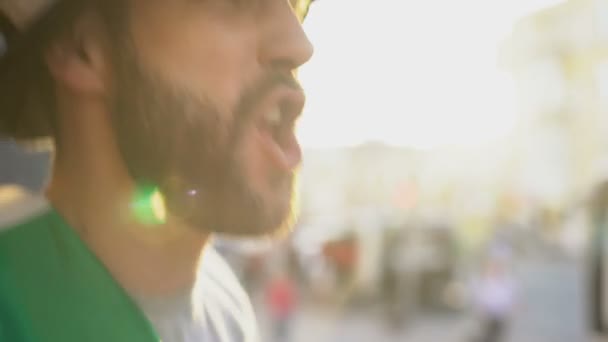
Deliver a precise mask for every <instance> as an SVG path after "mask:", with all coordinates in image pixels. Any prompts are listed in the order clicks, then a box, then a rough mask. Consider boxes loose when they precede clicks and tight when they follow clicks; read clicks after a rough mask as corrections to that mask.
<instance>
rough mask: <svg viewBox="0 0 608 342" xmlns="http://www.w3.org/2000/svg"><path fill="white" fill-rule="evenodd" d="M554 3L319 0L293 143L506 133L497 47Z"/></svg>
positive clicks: (504, 81)
mask: <svg viewBox="0 0 608 342" xmlns="http://www.w3.org/2000/svg"><path fill="white" fill-rule="evenodd" d="M557 2H559V1H556V0H509V1H500V2H499V1H487V0H464V1H449V0H428V1H416V2H411V1H388V0H381V1H374V2H370V1H367V0H365V1H364V0H332V1H318V2H317V3H315V4H314V5H313V6H312V8H311V10H310V13H309V17H308V19H307V21H306V22H305V29H306V31H307V33H308V35H309V37H310V39H311V41H312V42H313V44H314V45H315V51H316V52H315V56H314V57H313V59H312V60H311V61H310V63H308V64H307V65H305V66H304V67H303V68H302V70H301V74H300V77H301V80H302V84H303V86H304V88H305V90H306V92H307V95H308V103H307V106H306V109H305V112H304V116H303V118H302V121H301V122H300V126H299V130H298V135H299V138H300V139H301V141H302V144H303V145H304V147H332V146H345V145H346V146H348V145H356V144H360V143H363V142H366V141H370V140H372V141H380V142H384V143H387V144H392V145H399V146H408V147H414V148H422V149H427V148H434V147H442V146H458V145H465V146H471V145H473V146H475V145H481V144H485V143H488V142H491V141H494V140H499V139H503V138H506V137H508V136H509V134H510V133H511V132H512V131H513V130H514V128H515V127H516V126H517V123H518V110H517V101H516V93H515V86H514V83H513V81H512V80H511V78H510V76H509V74H508V72H506V71H504V70H501V68H500V66H499V63H498V60H499V55H498V53H499V47H500V43H501V41H502V40H503V39H504V38H506V37H507V36H508V34H509V33H510V31H511V29H512V27H513V24H514V23H515V22H516V20H517V19H518V18H520V17H522V16H524V15H526V14H530V13H531V12H533V11H536V10H539V9H542V8H543V7H546V6H550V5H554V4H556V3H557Z"/></svg>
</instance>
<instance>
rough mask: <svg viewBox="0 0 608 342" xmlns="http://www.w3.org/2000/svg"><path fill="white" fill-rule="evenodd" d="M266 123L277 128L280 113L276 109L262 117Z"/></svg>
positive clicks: (279, 121)
mask: <svg viewBox="0 0 608 342" xmlns="http://www.w3.org/2000/svg"><path fill="white" fill-rule="evenodd" d="M264 119H265V120H266V122H267V123H268V124H269V125H271V126H277V125H278V124H279V123H281V111H280V110H279V109H278V108H275V109H274V110H271V111H270V112H268V113H266V115H265V116H264Z"/></svg>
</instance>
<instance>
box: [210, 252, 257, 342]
mask: <svg viewBox="0 0 608 342" xmlns="http://www.w3.org/2000/svg"><path fill="white" fill-rule="evenodd" d="M199 282H200V286H199V290H200V292H201V293H200V294H201V296H202V297H203V300H204V307H205V311H206V313H207V315H208V316H209V318H210V320H211V321H212V323H213V325H214V327H215V329H218V327H219V329H220V330H222V329H223V330H225V332H224V333H225V334H227V335H230V336H232V338H230V340H235V341H246V342H253V341H258V340H259V339H258V331H257V322H256V319H255V314H254V311H253V307H252V306H251V302H250V301H249V296H248V295H247V293H246V292H245V290H244V289H243V287H242V286H241V284H240V282H239V281H238V279H237V277H236V275H235V274H234V272H233V271H232V269H231V268H230V266H229V265H228V263H227V262H226V261H225V260H224V258H223V257H222V256H221V255H220V254H219V253H218V252H217V251H216V250H215V249H214V248H213V247H211V246H210V247H208V248H207V249H206V251H205V253H204V255H203V259H202V262H201V267H200V277H199ZM220 335H222V334H221V333H220Z"/></svg>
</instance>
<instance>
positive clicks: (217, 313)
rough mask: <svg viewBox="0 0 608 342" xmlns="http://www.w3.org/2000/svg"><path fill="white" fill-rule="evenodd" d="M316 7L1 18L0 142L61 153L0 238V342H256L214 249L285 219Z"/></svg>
mask: <svg viewBox="0 0 608 342" xmlns="http://www.w3.org/2000/svg"><path fill="white" fill-rule="evenodd" d="M308 5H309V1H305V0H293V1H287V0H194V1H192V0H154V1H151V0H88V1H83V0H0V15H1V16H2V17H3V18H4V19H3V21H2V23H3V25H2V35H3V51H4V52H3V53H1V54H0V134H1V135H3V136H6V137H9V138H13V139H16V140H22V141H28V140H37V139H41V138H44V139H49V140H50V141H52V144H53V147H54V163H53V168H52V175H51V178H50V181H49V184H48V187H47V189H46V192H45V198H44V199H36V201H34V202H35V205H29V206H28V205H26V206H25V209H14V208H15V207H11V208H13V209H11V211H12V213H11V215H10V217H11V220H9V221H10V222H3V225H2V228H0V340H1V341H15V342H18V341H157V340H159V339H162V341H165V342H174V341H188V342H190V341H222V342H223V341H255V340H257V339H258V337H257V331H256V329H257V328H256V323H255V319H254V317H253V313H252V309H251V306H250V304H249V302H248V299H247V297H246V295H245V294H244V292H243V291H242V289H241V288H240V286H239V285H238V282H237V281H236V279H235V277H234V275H233V274H232V273H231V271H230V270H229V268H228V267H227V266H226V264H225V262H224V261H223V260H222V258H221V257H220V256H219V255H217V253H215V252H214V251H213V249H212V248H211V247H209V246H208V243H209V239H210V237H211V235H212V234H213V233H225V234H230V235H241V236H263V235H272V234H275V233H277V232H279V231H281V230H282V229H286V228H289V226H290V223H291V221H292V219H293V212H292V205H291V203H292V201H291V198H292V193H293V181H294V173H295V170H296V168H297V167H298V165H299V163H300V160H301V150H300V147H299V145H298V142H297V140H296V138H295V134H294V125H295V122H296V120H297V118H298V116H299V115H300V112H301V110H302V107H303V105H304V96H303V92H302V90H301V88H300V87H299V85H298V83H297V82H296V80H295V78H294V74H295V71H296V69H297V68H298V67H299V66H301V65H302V64H304V63H305V62H306V61H307V60H308V59H309V58H310V57H311V55H312V48H311V45H310V42H309V41H308V39H307V37H306V35H305V34H304V32H303V31H302V27H301V19H302V18H303V15H304V13H305V11H306V10H307V8H308ZM20 211H23V212H20ZM0 215H2V213H1V212H0ZM7 217H8V216H7ZM5 221H6V220H5Z"/></svg>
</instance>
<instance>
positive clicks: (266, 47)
mask: <svg viewBox="0 0 608 342" xmlns="http://www.w3.org/2000/svg"><path fill="white" fill-rule="evenodd" d="M275 4H276V5H275V6H274V10H272V11H268V12H267V14H266V16H265V17H264V21H263V25H262V26H261V27H262V36H261V42H260V53H259V59H260V63H261V64H262V65H263V66H264V67H271V68H279V69H285V70H286V71H293V70H295V69H297V68H298V67H300V66H301V65H302V64H304V63H306V62H307V61H308V60H309V59H310V58H311V57H312V54H313V47H312V44H311V42H310V41H309V40H308V37H307V36H306V33H304V30H303V28H302V24H301V23H300V21H299V20H298V18H297V17H296V15H295V14H294V13H293V11H292V9H291V7H290V6H289V3H288V2H287V1H276V2H275Z"/></svg>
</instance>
